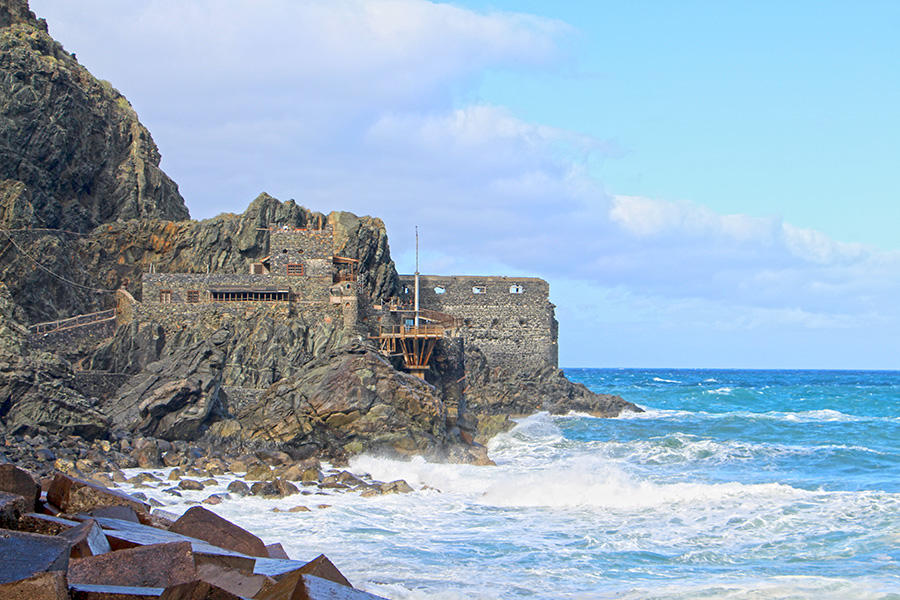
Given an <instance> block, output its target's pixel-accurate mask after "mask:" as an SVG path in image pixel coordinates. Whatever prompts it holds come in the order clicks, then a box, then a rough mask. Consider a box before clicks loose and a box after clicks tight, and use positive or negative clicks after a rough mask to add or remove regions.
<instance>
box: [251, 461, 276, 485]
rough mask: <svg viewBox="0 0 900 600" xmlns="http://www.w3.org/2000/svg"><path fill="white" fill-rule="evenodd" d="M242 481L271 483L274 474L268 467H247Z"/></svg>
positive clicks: (258, 465) (259, 465)
mask: <svg viewBox="0 0 900 600" xmlns="http://www.w3.org/2000/svg"><path fill="white" fill-rule="evenodd" d="M244 479H246V480H247V481H273V480H274V479H275V473H274V472H273V471H272V469H271V468H270V467H269V466H268V465H266V464H262V463H260V464H256V465H253V466H251V467H249V468H248V469H247V473H246V474H245V475H244Z"/></svg>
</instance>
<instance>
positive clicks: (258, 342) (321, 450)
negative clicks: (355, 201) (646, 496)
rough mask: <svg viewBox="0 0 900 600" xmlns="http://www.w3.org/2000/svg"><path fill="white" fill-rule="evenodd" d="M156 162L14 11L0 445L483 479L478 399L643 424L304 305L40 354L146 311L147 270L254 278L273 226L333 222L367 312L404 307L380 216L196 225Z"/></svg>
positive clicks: (63, 55) (554, 374)
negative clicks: (56, 443)
mask: <svg viewBox="0 0 900 600" xmlns="http://www.w3.org/2000/svg"><path fill="white" fill-rule="evenodd" d="M159 159H160V157H159V152H158V151H157V149H156V146H155V145H154V143H153V141H152V139H151V138H150V134H149V133H148V132H147V130H146V129H145V128H144V127H143V126H142V125H141V124H140V122H139V121H138V119H137V116H136V115H135V113H134V111H133V110H132V108H131V106H130V104H129V103H128V101H127V100H126V99H125V98H124V97H123V96H122V95H121V94H119V93H118V92H117V91H116V90H115V89H114V88H112V86H110V85H109V84H106V83H104V82H101V81H98V80H96V79H95V78H93V77H92V76H91V75H90V73H88V72H87V71H86V70H85V69H84V68H83V67H81V66H80V65H79V64H78V63H77V61H76V60H75V58H74V56H72V55H70V54H68V53H67V52H65V50H64V49H63V48H62V46H60V45H59V44H58V43H56V42H55V41H53V39H52V38H50V36H49V34H48V32H47V26H46V23H44V22H43V21H41V20H38V19H36V18H35V16H34V14H33V13H31V12H30V10H29V9H28V6H27V3H26V2H25V0H0V431H2V432H5V433H6V434H9V435H24V434H29V435H33V434H43V433H50V434H56V435H60V434H61V435H69V434H74V435H79V436H82V437H86V438H94V437H104V436H108V435H113V437H116V436H121V435H123V434H125V435H128V436H149V437H153V438H158V439H161V440H168V441H175V440H178V441H183V440H191V441H194V440H200V439H205V440H207V441H209V442H212V443H217V444H226V445H231V446H237V447H241V448H243V447H246V448H254V449H256V448H264V447H276V448H279V449H283V450H285V451H289V452H292V453H293V454H295V455H297V456H306V455H311V454H316V455H321V456H327V457H329V458H332V459H335V460H343V459H344V458H346V457H347V456H348V455H350V454H353V453H357V452H363V451H378V452H385V453H389V454H392V455H400V456H405V455H410V454H424V455H427V456H430V457H433V458H441V459H452V460H461V461H466V462H476V463H485V462H488V461H487V457H486V454H485V453H484V449H483V448H482V447H480V446H478V445H477V444H473V443H472V440H473V437H474V433H475V432H474V429H473V427H472V425H471V421H468V420H467V419H466V418H465V417H462V418H458V416H457V414H456V410H455V407H456V406H460V407H464V406H465V404H466V402H467V401H468V405H469V411H470V412H471V413H472V414H474V415H475V416H485V417H487V416H496V415H499V416H505V415H509V414H528V413H532V412H534V411H537V410H549V411H551V412H554V413H560V412H566V411H568V410H579V411H585V412H590V413H593V414H598V415H603V416H613V415H616V414H618V413H619V412H620V411H621V410H627V409H632V410H639V409H637V407H635V406H634V405H632V404H630V403H627V402H625V401H624V400H622V399H621V398H617V397H609V396H603V395H597V394H593V393H592V392H590V391H588V390H587V389H586V388H584V386H578V385H575V384H572V383H571V382H569V381H568V380H566V379H565V377H564V376H563V375H562V373H561V372H560V371H559V370H558V369H555V368H547V369H542V370H539V371H538V372H527V371H524V370H522V369H519V370H510V369H504V368H498V367H497V365H491V364H489V363H488V361H486V360H485V358H484V354H482V353H481V352H480V350H479V349H478V348H477V347H476V346H472V347H463V345H462V344H461V343H457V342H451V341H448V340H443V341H442V342H441V345H440V347H439V353H438V355H437V356H436V357H435V360H434V369H433V373H432V375H431V383H427V382H424V381H422V380H420V379H418V378H416V377H413V376H411V375H409V374H408V373H404V372H403V371H402V369H400V368H399V366H400V365H399V363H392V362H391V361H390V360H387V359H385V358H384V357H382V356H380V355H379V354H378V353H377V352H376V351H375V350H374V347H373V346H372V345H371V343H370V342H368V341H366V340H365V339H364V336H363V335H362V331H361V329H362V328H354V327H349V328H348V327H344V326H343V323H336V322H331V321H326V320H316V319H315V318H312V317H310V316H309V315H306V316H304V315H303V314H300V311H296V310H294V309H292V308H289V309H288V310H289V311H290V312H289V313H287V314H285V315H282V316H278V317H274V316H273V313H272V312H271V311H269V310H267V309H266V308H265V307H263V306H259V307H253V306H247V307H243V308H242V310H241V311H234V310H219V309H217V308H215V307H213V309H212V310H209V311H204V312H203V313H202V314H199V313H198V315H197V316H196V318H192V319H189V320H185V321H183V322H178V323H175V324H174V325H173V323H172V322H171V319H169V320H168V321H167V322H164V321H165V319H164V316H158V317H153V318H148V319H144V320H142V321H139V322H137V321H136V322H131V323H125V324H123V325H121V326H120V327H119V328H118V329H117V330H116V332H115V335H114V336H113V337H111V338H109V339H106V340H104V341H102V342H101V343H100V344H99V345H97V346H95V347H86V346H79V345H71V346H69V347H66V348H61V349H60V350H59V351H57V352H56V353H50V352H44V351H38V350H37V349H35V348H31V347H29V343H28V340H27V335H26V333H27V332H26V330H25V328H24V327H23V325H24V324H27V323H34V322H38V321H49V320H54V319H59V318H64V317H70V316H73V315H77V314H83V313H88V312H92V311H98V310H102V309H106V308H111V307H112V306H113V305H114V298H115V294H116V290H118V289H119V288H124V289H125V290H127V291H129V292H130V293H131V294H132V295H133V296H134V297H135V298H137V300H141V275H142V274H143V273H146V272H148V271H149V270H150V269H151V268H152V269H154V270H155V271H157V272H159V273H247V272H248V268H249V265H250V264H251V263H256V262H259V261H260V260H261V259H262V258H264V257H266V256H268V255H269V254H270V247H269V241H270V236H269V235H268V233H267V229H268V227H269V226H270V225H273V224H281V225H286V226H288V227H291V228H298V229H323V228H325V226H326V225H329V226H330V227H331V228H332V230H333V233H334V236H333V240H334V241H333V248H332V251H333V254H334V255H337V256H342V257H346V258H351V259H354V260H356V261H358V263H357V265H358V270H357V272H358V273H359V278H358V285H359V291H361V292H362V293H361V294H360V302H361V303H367V304H372V303H374V304H379V303H381V302H382V301H384V300H386V299H387V298H389V297H392V296H395V295H397V292H398V289H399V280H398V276H397V272H396V269H395V267H394V263H393V261H392V260H391V256H390V248H389V245H388V238H387V232H386V229H385V226H384V223H382V222H381V220H380V219H377V218H372V217H357V216H355V215H352V214H350V213H345V212H333V213H331V214H329V215H324V214H321V213H317V212H313V211H310V210H308V209H306V208H303V207H301V206H298V205H297V204H296V203H295V202H294V201H288V202H280V201H278V200H276V199H275V198H272V197H270V196H268V195H267V194H262V195H260V196H259V197H258V198H256V199H255V200H254V201H253V202H252V203H251V204H250V206H249V207H248V208H247V210H246V211H244V213H243V214H240V215H237V214H223V215H219V216H217V217H214V218H212V219H207V220H204V221H199V222H198V221H192V220H188V211H187V208H186V207H185V204H184V201H183V199H182V198H181V196H180V195H179V194H178V190H177V187H176V185H175V184H174V183H173V182H172V181H171V180H170V179H169V178H168V177H167V176H166V175H165V174H164V173H163V172H162V171H161V170H160V169H159ZM73 365H74V366H73ZM76 367H77V368H76ZM78 369H86V370H87V371H89V372H91V373H92V374H95V375H96V374H103V373H108V374H114V375H115V378H114V380H115V381H116V382H121V381H125V383H124V384H123V385H121V387H119V388H118V389H114V390H112V391H110V392H109V393H103V394H100V393H98V396H102V398H100V397H97V398H95V397H93V396H92V395H91V394H92V393H93V392H82V391H79V390H85V389H86V388H84V387H79V385H77V382H76V371H77V370H78ZM86 394H87V395H86ZM460 416H462V415H460ZM507 424H508V423H507ZM503 425H504V424H503V423H499V425H498V424H497V423H494V424H493V425H492V427H493V426H497V427H502V426H503Z"/></svg>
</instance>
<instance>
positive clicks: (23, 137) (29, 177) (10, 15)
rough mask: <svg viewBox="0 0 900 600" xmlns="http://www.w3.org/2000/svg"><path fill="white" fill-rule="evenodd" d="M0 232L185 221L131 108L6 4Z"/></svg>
mask: <svg viewBox="0 0 900 600" xmlns="http://www.w3.org/2000/svg"><path fill="white" fill-rule="evenodd" d="M0 15H2V16H0V124H2V126H0V182H2V188H0V199H2V204H0V226H2V227H4V228H7V229H16V228H22V227H44V228H51V229H67V230H70V231H77V232H81V233H87V232H89V231H91V230H92V229H94V227H96V226H97V225H100V224H101V223H108V222H111V221H116V220H118V219H123V220H128V219H142V218H161V219H168V220H180V219H186V218H188V210H187V208H186V207H185V205H184V200H183V199H182V197H181V195H180V194H179V193H178V187H177V186H176V185H175V183H174V182H173V181H172V180H171V179H169V178H168V177H167V176H166V175H165V173H163V172H162V171H161V170H160V169H159V161H160V155H159V151H158V150H157V148H156V145H155V144H154V143H153V140H152V138H151V137H150V132H148V131H147V129H146V128H145V127H144V126H143V125H141V123H140V122H139V121H138V118H137V115H136V114H135V112H134V109H133V108H132V107H131V105H130V104H129V102H128V101H127V100H126V99H125V97H124V96H122V95H121V94H120V93H119V92H118V91H116V90H115V89H114V88H113V87H112V86H111V85H110V84H109V83H107V82H104V81H99V80H97V79H95V78H94V77H93V76H92V75H91V74H90V73H89V72H88V71H87V69H85V68H84V67H82V66H81V65H79V64H78V62H77V61H76V60H75V57H74V56H72V55H71V54H69V53H68V52H66V51H65V49H63V47H62V46H61V45H60V44H59V43H57V42H56V41H54V40H53V38H51V37H50V35H49V34H48V32H47V23H46V22H45V21H43V20H38V19H36V18H35V16H34V14H33V13H32V12H31V11H29V10H28V4H27V2H26V1H25V0H3V2H2V3H0Z"/></svg>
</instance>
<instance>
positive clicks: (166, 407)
mask: <svg viewBox="0 0 900 600" xmlns="http://www.w3.org/2000/svg"><path fill="white" fill-rule="evenodd" d="M226 339H227V333H226V332H224V331H221V332H218V333H216V334H214V335H213V336H212V337H211V338H209V339H208V340H205V341H202V342H199V343H197V344H196V345H194V346H193V347H190V348H185V349H183V350H182V351H180V352H176V353H173V354H172V355H169V356H167V357H166V358H165V359H164V360H162V361H160V362H157V363H153V364H151V365H149V366H148V367H147V369H145V370H144V371H143V372H141V373H140V374H139V375H137V376H135V377H134V378H133V379H132V381H131V382H130V383H129V384H126V385H125V386H123V389H122V391H121V393H120V394H119V395H118V396H117V397H116V398H114V399H112V400H110V401H109V402H107V403H106V405H105V406H104V409H105V411H106V413H107V414H108V415H110V418H111V419H112V422H113V424H114V425H115V426H116V427H121V428H131V429H133V430H135V431H136V432H137V433H141V434H143V435H149V436H153V437H158V438H162V439H164V440H168V441H173V440H195V439H197V438H199V437H200V436H202V435H203V433H204V432H205V430H206V428H207V427H208V426H209V425H210V424H211V423H212V422H214V421H215V420H216V419H220V418H222V416H224V414H225V407H224V406H223V405H222V401H221V399H220V398H219V387H220V386H219V384H220V376H221V372H222V366H223V364H224V360H225V355H224V353H223V352H222V350H221V348H220V346H221V345H222V344H223V343H224V342H225V340H226Z"/></svg>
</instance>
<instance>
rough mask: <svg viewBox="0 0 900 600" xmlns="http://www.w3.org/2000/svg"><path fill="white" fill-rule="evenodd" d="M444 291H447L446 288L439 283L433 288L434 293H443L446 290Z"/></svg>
mask: <svg viewBox="0 0 900 600" xmlns="http://www.w3.org/2000/svg"><path fill="white" fill-rule="evenodd" d="M446 291H447V289H446V288H444V286H441V285H439V286H437V287H436V288H434V293H435V294H443V293H444V292H446Z"/></svg>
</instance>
